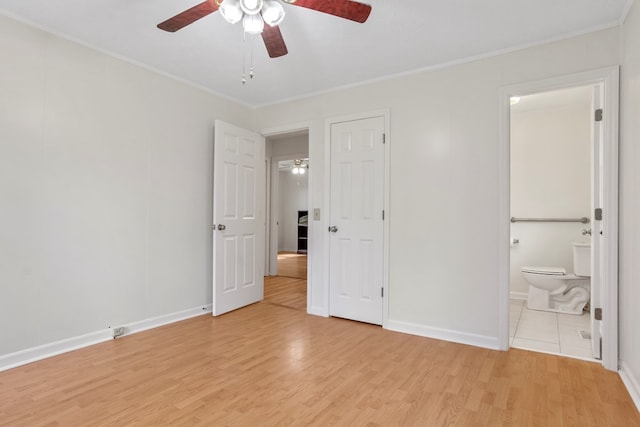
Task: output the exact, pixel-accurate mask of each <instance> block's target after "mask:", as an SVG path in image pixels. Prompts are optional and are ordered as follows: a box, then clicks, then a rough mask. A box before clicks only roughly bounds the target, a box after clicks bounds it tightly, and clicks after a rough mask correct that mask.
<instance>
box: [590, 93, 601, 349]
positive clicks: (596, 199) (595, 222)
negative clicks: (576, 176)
mask: <svg viewBox="0 0 640 427" xmlns="http://www.w3.org/2000/svg"><path fill="white" fill-rule="evenodd" d="M592 107H593V108H592V111H593V112H594V116H593V122H592V123H593V126H592V130H591V144H592V146H591V162H592V164H591V171H592V172H591V179H592V181H591V212H592V215H593V218H592V221H591V301H590V304H591V347H592V350H593V357H595V358H596V359H600V358H601V357H602V354H601V353H602V316H601V315H600V314H599V313H597V312H598V310H599V309H601V308H602V286H603V285H604V280H603V271H604V269H603V265H602V261H603V259H604V256H603V253H602V247H603V245H602V241H603V238H604V236H603V233H602V228H603V227H602V217H599V216H598V215H599V214H598V213H597V210H598V209H600V208H602V206H603V199H604V197H603V196H604V193H603V191H604V180H603V175H604V174H603V171H604V163H603V157H604V156H603V152H602V147H603V144H602V142H603V140H604V129H603V123H602V108H603V87H602V85H601V84H598V85H596V86H594V88H593V101H592ZM598 111H600V113H598Z"/></svg>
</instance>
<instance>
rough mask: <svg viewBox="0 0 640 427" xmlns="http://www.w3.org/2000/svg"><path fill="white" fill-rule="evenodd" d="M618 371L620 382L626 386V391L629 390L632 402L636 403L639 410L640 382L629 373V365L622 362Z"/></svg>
mask: <svg viewBox="0 0 640 427" xmlns="http://www.w3.org/2000/svg"><path fill="white" fill-rule="evenodd" d="M618 373H619V374H620V378H622V382H623V383H624V385H625V387H627V391H629V394H630V395H631V399H632V400H633V403H635V404H636V408H637V409H638V411H639V412H640V383H639V382H638V380H637V379H636V378H635V377H634V376H633V374H632V373H631V370H630V369H629V366H627V364H626V363H624V362H622V363H621V364H620V370H619V371H618Z"/></svg>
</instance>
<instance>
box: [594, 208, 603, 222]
mask: <svg viewBox="0 0 640 427" xmlns="http://www.w3.org/2000/svg"><path fill="white" fill-rule="evenodd" d="M593 216H594V218H595V219H596V221H602V208H596V210H595V211H594V212H593Z"/></svg>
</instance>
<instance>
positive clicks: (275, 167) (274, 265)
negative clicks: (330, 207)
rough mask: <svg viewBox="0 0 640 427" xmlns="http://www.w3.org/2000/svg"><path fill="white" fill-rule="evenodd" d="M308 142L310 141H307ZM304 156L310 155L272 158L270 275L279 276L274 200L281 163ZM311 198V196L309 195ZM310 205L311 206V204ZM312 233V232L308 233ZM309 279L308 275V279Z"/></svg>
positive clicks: (277, 190) (277, 188) (276, 221)
mask: <svg viewBox="0 0 640 427" xmlns="http://www.w3.org/2000/svg"><path fill="white" fill-rule="evenodd" d="M307 144H308V143H307ZM304 157H308V154H288V155H284V156H274V157H271V158H270V162H271V170H270V171H269V173H270V176H271V179H270V189H269V192H268V193H267V195H268V198H269V204H270V208H269V221H267V229H268V230H269V238H268V241H269V243H268V245H269V247H268V251H267V252H268V254H267V256H268V257H269V276H277V275H278V274H277V272H278V245H277V243H278V239H277V235H278V227H279V226H278V217H279V213H280V211H279V209H278V205H277V204H276V203H273V201H274V200H275V199H276V198H277V197H278V196H279V195H280V175H279V173H280V169H279V163H280V162H281V161H283V160H295V159H301V158H304ZM307 173H309V174H310V173H311V168H309V170H308V172H307ZM307 179H311V175H307ZM308 194H309V184H308V181H307V197H308ZM308 198H309V199H310V197H308ZM308 206H311V205H310V204H309V205H308ZM307 234H309V235H310V233H307ZM308 260H309V258H308V257H307V267H308V264H309V261H308ZM308 279H309V277H308V275H307V280H308Z"/></svg>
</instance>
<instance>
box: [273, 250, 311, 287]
mask: <svg viewBox="0 0 640 427" xmlns="http://www.w3.org/2000/svg"><path fill="white" fill-rule="evenodd" d="M278 276H284V277H296V278H298V279H305V280H306V278H307V255H306V254H297V253H295V252H278Z"/></svg>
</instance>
